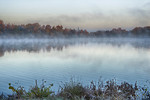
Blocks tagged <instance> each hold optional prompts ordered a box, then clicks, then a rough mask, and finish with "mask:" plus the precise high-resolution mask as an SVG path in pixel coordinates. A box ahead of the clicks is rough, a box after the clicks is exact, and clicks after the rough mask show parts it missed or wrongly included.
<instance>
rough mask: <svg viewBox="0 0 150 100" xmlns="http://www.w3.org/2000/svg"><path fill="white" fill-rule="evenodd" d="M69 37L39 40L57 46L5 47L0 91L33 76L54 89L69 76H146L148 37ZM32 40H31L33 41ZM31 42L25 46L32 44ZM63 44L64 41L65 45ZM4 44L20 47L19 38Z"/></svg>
mask: <svg viewBox="0 0 150 100" xmlns="http://www.w3.org/2000/svg"><path fill="white" fill-rule="evenodd" d="M2 41H3V40H1V42H0V43H1V45H3V44H5V42H6V41H5V42H4V41H3V42H2ZM19 41H20V40H19ZM68 41H70V42H68ZM72 41H75V40H67V42H66V41H65V42H64V40H59V41H57V42H56V41H55V42H52V41H48V42H46V43H45V41H44V43H43V44H48V43H49V44H52V43H53V46H54V45H55V44H54V43H56V45H59V46H60V45H61V50H60V49H59V50H57V49H56V48H51V49H50V50H49V51H46V50H44V49H40V50H39V51H38V52H29V51H28V50H17V51H14V52H8V51H7V50H6V51H5V53H4V55H3V56H1V57H0V92H2V91H3V92H4V93H6V94H8V93H11V91H10V90H9V89H8V83H12V84H14V85H15V86H18V85H23V86H24V87H25V88H29V86H31V85H34V80H36V79H37V80H38V82H39V84H40V83H41V81H42V79H44V80H46V81H47V84H49V83H54V87H53V90H57V89H58V86H59V85H60V84H61V82H66V81H69V80H70V78H71V77H74V78H75V79H76V80H79V81H81V82H82V83H83V84H85V85H86V84H89V83H90V81H91V80H94V81H98V79H99V77H100V76H102V79H103V80H104V81H106V80H109V79H112V78H114V77H115V78H116V79H117V81H118V82H122V81H127V82H129V83H134V82H135V81H138V84H143V82H145V81H146V80H150V77H149V76H150V48H149V43H150V41H149V39H104V40H99V41H97V40H89V41H87V40H82V39H80V41H81V42H77V43H72ZM90 41H91V42H90ZM24 42H25V41H23V43H24ZM32 43H33V44H34V41H32ZM32 43H30V42H29V44H32ZM40 43H41V41H40ZM33 44H32V46H29V47H34V46H33ZM38 44H39V42H38ZM41 44H42V43H41ZM64 44H68V45H67V47H66V45H64ZM8 45H10V46H8ZM26 45H27V44H26ZM7 46H8V48H9V49H10V48H11V47H13V48H14V47H15V46H16V47H18V48H22V47H21V46H22V45H21V44H20V42H19V43H18V44H17V42H16V43H15V42H13V43H12V42H9V41H7V44H5V46H3V48H2V46H1V48H2V50H4V49H7ZM24 48H25V47H24ZM17 83H18V84H17Z"/></svg>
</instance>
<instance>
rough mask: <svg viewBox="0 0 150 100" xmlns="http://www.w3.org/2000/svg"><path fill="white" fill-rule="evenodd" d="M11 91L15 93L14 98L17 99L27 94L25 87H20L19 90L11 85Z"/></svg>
mask: <svg viewBox="0 0 150 100" xmlns="http://www.w3.org/2000/svg"><path fill="white" fill-rule="evenodd" d="M9 89H10V90H12V91H13V92H14V97H15V98H21V97H22V96H24V95H25V94H26V91H25V90H24V87H22V86H19V87H18V88H15V87H13V86H12V85H11V83H9Z"/></svg>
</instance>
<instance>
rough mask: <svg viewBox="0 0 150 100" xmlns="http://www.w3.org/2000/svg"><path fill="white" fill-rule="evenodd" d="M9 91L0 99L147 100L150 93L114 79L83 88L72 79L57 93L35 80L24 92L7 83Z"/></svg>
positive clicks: (62, 85)
mask: <svg viewBox="0 0 150 100" xmlns="http://www.w3.org/2000/svg"><path fill="white" fill-rule="evenodd" d="M8 87H9V89H10V90H12V91H13V94H11V95H8V96H5V95H3V94H1V95H0V99H4V100H5V99H8V100H15V99H21V100H22V99H27V100H28V99H40V100H41V99H42V100H43V99H45V100H47V99H48V100H126V99H127V100H139V99H143V100H149V99H150V92H149V91H148V90H149V88H148V86H146V85H145V86H143V87H140V86H138V85H137V83H135V84H134V85H133V84H129V83H127V82H122V83H121V84H117V83H116V80H115V79H112V80H109V81H106V82H103V81H101V80H99V81H98V82H97V83H96V82H93V81H91V83H90V84H89V85H88V86H83V85H82V84H81V83H80V82H76V81H74V80H73V79H71V80H70V82H66V83H62V84H61V86H60V87H59V90H58V92H57V93H56V91H53V90H52V87H53V84H49V86H47V85H46V81H44V80H43V81H42V84H41V85H40V86H39V85H38V84H37V80H36V81H35V85H34V86H32V87H30V89H29V90H25V89H24V87H23V86H18V87H14V86H13V84H11V83H9V85H8Z"/></svg>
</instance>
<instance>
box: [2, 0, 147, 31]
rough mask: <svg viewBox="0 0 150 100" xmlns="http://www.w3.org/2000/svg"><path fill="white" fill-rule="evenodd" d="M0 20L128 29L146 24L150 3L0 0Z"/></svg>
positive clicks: (140, 0) (139, 0)
mask: <svg viewBox="0 0 150 100" xmlns="http://www.w3.org/2000/svg"><path fill="white" fill-rule="evenodd" d="M0 19H2V20H3V21H4V22H5V23H6V24H7V23H11V24H27V23H35V22H38V23H40V24H45V25H46V24H50V25H63V26H64V27H68V28H75V29H77V27H80V28H83V29H87V30H89V31H94V30H98V29H111V28H117V27H122V28H126V29H132V28H133V27H136V26H148V25H150V0H0Z"/></svg>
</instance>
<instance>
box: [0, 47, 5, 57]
mask: <svg viewBox="0 0 150 100" xmlns="http://www.w3.org/2000/svg"><path fill="white" fill-rule="evenodd" d="M2 56H4V51H3V49H2V48H0V57H2Z"/></svg>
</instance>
